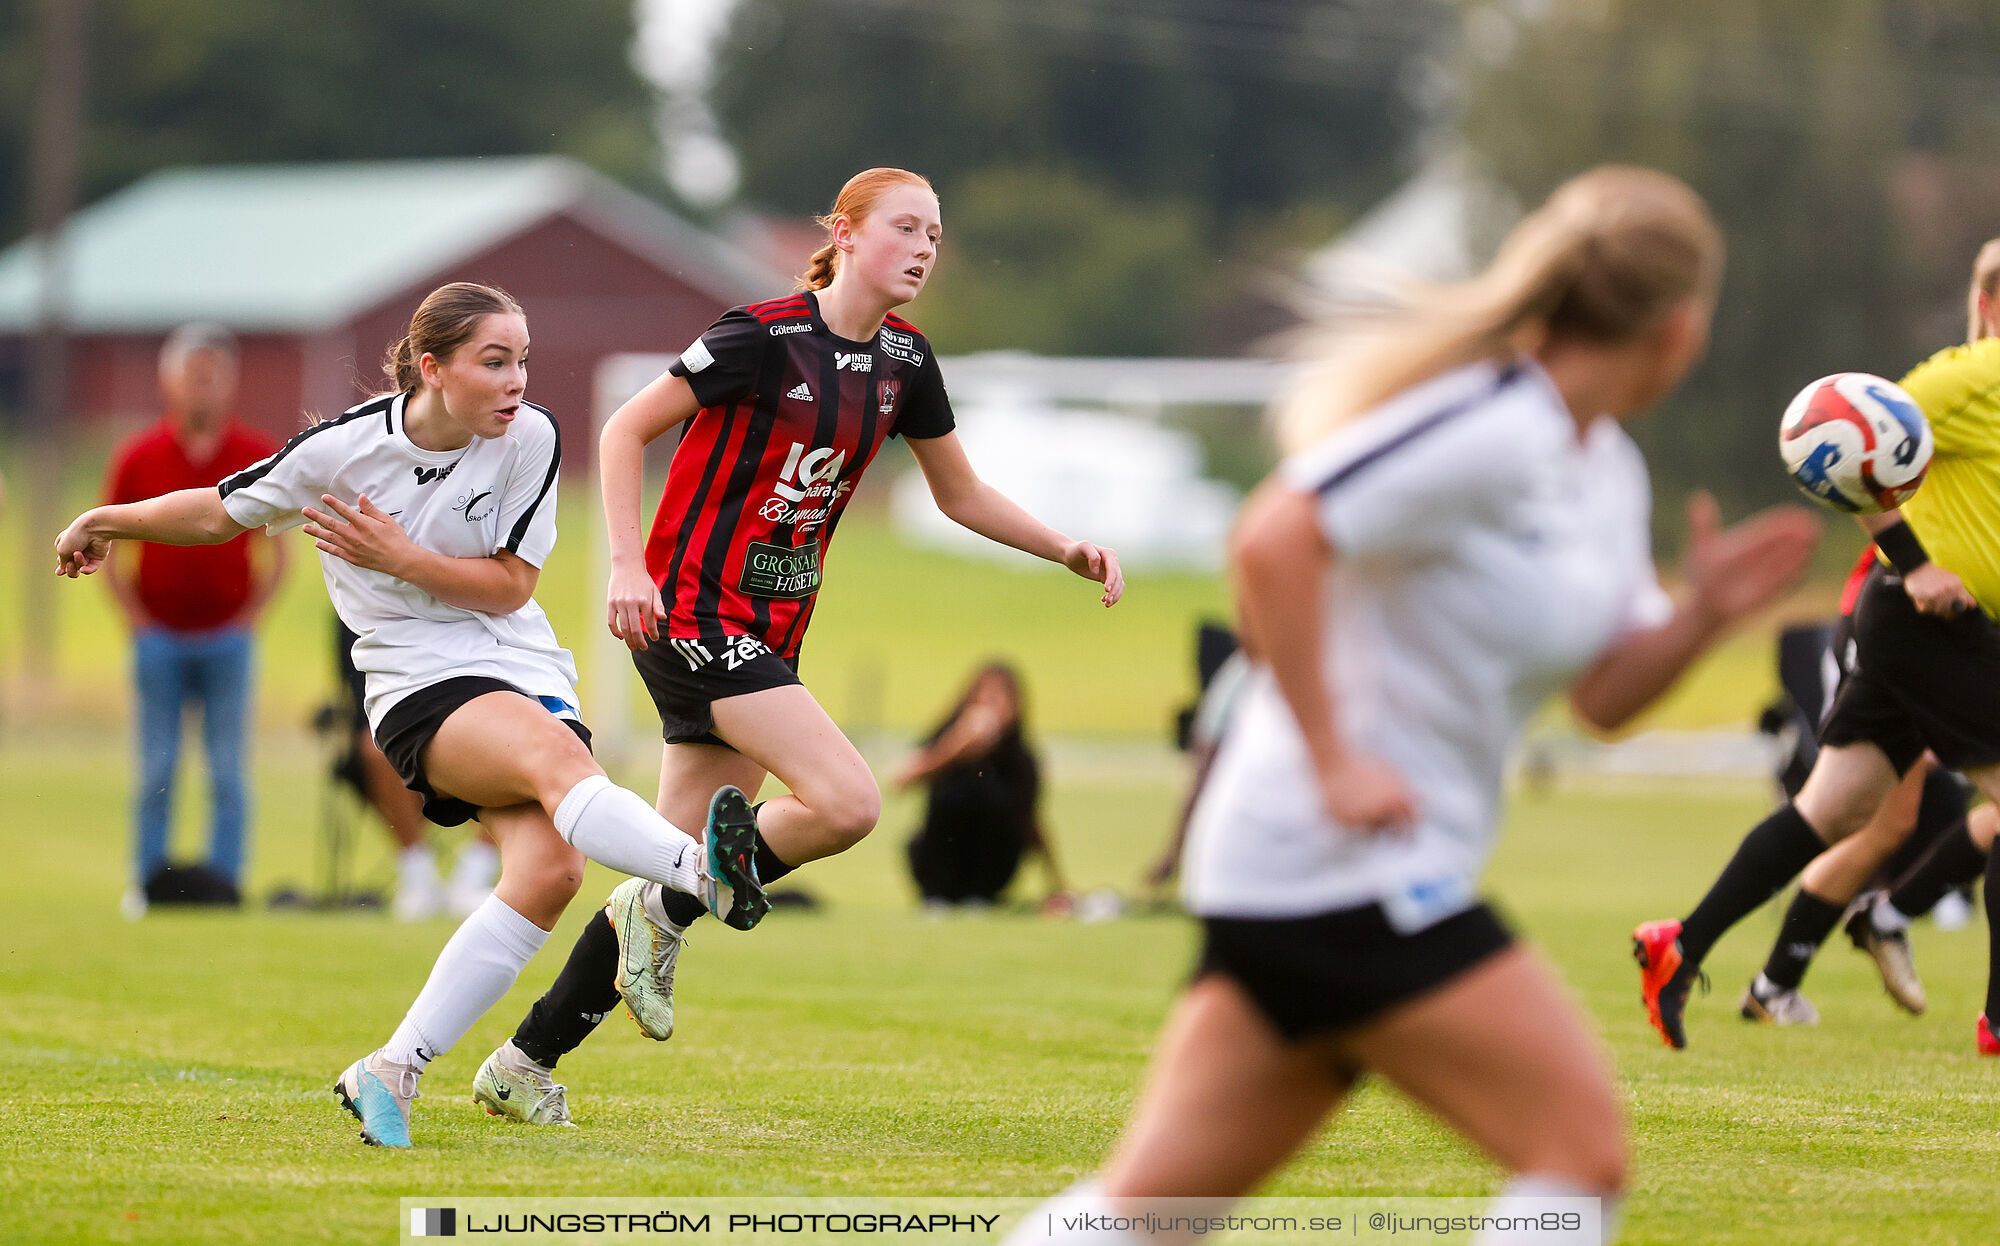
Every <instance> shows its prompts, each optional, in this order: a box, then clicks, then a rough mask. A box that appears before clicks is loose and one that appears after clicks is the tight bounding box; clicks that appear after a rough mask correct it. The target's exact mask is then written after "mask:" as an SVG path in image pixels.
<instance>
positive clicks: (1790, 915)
mask: <svg viewBox="0 0 2000 1246" xmlns="http://www.w3.org/2000/svg"><path fill="white" fill-rule="evenodd" d="M1846 909H1847V906H1846V905H1844V904H1834V903H1832V902H1831V901H1827V900H1822V899H1820V898H1819V897H1818V896H1816V895H1814V894H1813V893H1812V892H1810V891H1807V890H1806V889H1805V888H1804V887H1801V888H1799V894H1797V895H1796V896H1793V897H1792V907H1790V908H1789V909H1786V910H1785V922H1784V925H1782V926H1780V927H1779V928H1778V941H1777V942H1776V943H1775V944H1773V945H1772V946H1771V959H1769V960H1767V961H1765V962H1764V976H1765V977H1766V978H1769V979H1770V980H1771V982H1772V984H1773V985H1774V986H1776V987H1777V988H1778V989H1779V990H1781V991H1796V990H1798V989H1799V983H1801V982H1803V981H1805V979H1806V969H1807V968H1808V967H1810V966H1811V965H1812V960H1813V956H1814V955H1815V954H1817V953H1818V952H1819V945H1820V944H1822V943H1825V942H1826V937H1827V936H1828V935H1830V934H1832V933H1833V928H1834V927H1835V926H1838V925H1839V924H1840V915H1841V914H1842V913H1843V912H1845V911H1846Z"/></svg>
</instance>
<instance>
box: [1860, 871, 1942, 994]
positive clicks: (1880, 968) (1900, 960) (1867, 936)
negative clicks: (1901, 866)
mask: <svg viewBox="0 0 2000 1246" xmlns="http://www.w3.org/2000/svg"><path fill="white" fill-rule="evenodd" d="M1879 898H1880V897H1879V896H1876V897H1874V898H1869V897H1863V898H1862V899H1861V900H1857V901H1856V902H1855V910H1854V914H1853V916H1851V917H1849V918H1848V919H1847V937H1848V938H1849V939H1850V940H1852V941H1853V943H1854V946H1855V948H1856V949H1857V950H1859V951H1863V952H1866V953H1868V955H1869V957H1870V958H1871V959H1873V960H1874V962H1875V971H1876V972H1877V973H1879V974H1880V975H1881V976H1882V989H1883V990H1885V991H1887V992H1888V993H1889V998H1890V999H1893V1000H1895V1001H1896V1005H1897V1006H1898V1007H1900V1008H1901V1009H1902V1010H1903V1011H1904V1012H1907V1013H1909V1014H1910V1015H1911V1016H1921V1015H1922V1014H1923V1011H1924V1009H1925V1008H1926V1007H1928V1006H1929V1004H1930V1000H1929V998H1928V997H1927V996H1926V995H1925V993H1924V980H1923V979H1922V978H1920V977H1918V976H1917V961H1916V957H1914V956H1912V955H1911V954H1910V936H1909V934H1908V932H1907V931H1902V930H1893V931H1884V930H1882V929H1880V928H1879V927H1877V926H1876V924H1875V922H1874V920H1873V913H1874V909H1875V900H1876V899H1879Z"/></svg>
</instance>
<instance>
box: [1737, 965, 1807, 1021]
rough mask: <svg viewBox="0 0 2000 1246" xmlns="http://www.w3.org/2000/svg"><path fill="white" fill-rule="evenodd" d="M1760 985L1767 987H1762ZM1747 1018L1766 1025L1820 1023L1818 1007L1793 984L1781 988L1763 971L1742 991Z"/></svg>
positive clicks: (1742, 1008) (1744, 1017)
mask: <svg viewBox="0 0 2000 1246" xmlns="http://www.w3.org/2000/svg"><path fill="white" fill-rule="evenodd" d="M1759 987H1764V988H1766V989H1763V990H1759V989H1758V988H1759ZM1739 1011H1741V1012H1742V1014H1743V1019H1744V1020H1745V1021H1762V1022H1764V1023H1765V1024H1767V1025H1818V1024H1819V1009H1817V1008H1815V1007H1813V1002H1812V1001H1811V1000H1809V999H1807V998H1806V997H1805V996H1804V995H1803V994H1801V993H1800V992H1799V990H1798V989H1797V988H1796V987H1794V988H1793V989H1791V990H1789V991H1780V990H1778V989H1777V987H1776V986H1774V985H1772V984H1771V983H1769V982H1768V981H1767V980H1766V979H1765V977H1764V975H1763V974H1761V973H1760V974H1758V975H1757V977H1756V980H1755V981H1753V982H1751V983H1750V986H1749V989H1747V990H1745V991H1744V992H1743V1003H1742V1005H1741V1007H1740V1009H1739Z"/></svg>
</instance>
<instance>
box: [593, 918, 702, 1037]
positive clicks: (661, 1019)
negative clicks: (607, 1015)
mask: <svg viewBox="0 0 2000 1246" xmlns="http://www.w3.org/2000/svg"><path fill="white" fill-rule="evenodd" d="M605 913H606V915H608V916H609V917H610V919H611V928H612V929H613V930H615V931H617V932H618V977H617V986H618V993H619V994H620V995H622V996H624V997H625V1007H626V1010H627V1011H629V1012H630V1013H631V1014H632V1020H634V1021H636V1022H638V1025H639V1032H640V1033H641V1034H644V1035H645V1036H646V1037H647V1038H650V1039H652V1040H654V1041H655V1042H665V1041H666V1040H667V1039H669V1038H672V1037H673V1034H674V967H675V966H676V965H678V964H679V963H680V958H681V946H682V945H683V944H684V943H685V942H686V941H687V937H686V936H685V935H684V934H682V933H681V931H680V930H679V929H677V928H676V927H675V926H674V925H673V924H672V923H671V922H669V921H668V920H667V913H666V909H665V908H663V907H662V906H661V904H660V891H659V886H658V884H655V883H649V882H647V881H646V880H645V879H643V878H628V879H626V880H625V881H624V882H622V883H620V884H618V886H617V888H616V889H615V890H614V891H612V893H611V902H610V903H609V904H608V905H606V906H605Z"/></svg>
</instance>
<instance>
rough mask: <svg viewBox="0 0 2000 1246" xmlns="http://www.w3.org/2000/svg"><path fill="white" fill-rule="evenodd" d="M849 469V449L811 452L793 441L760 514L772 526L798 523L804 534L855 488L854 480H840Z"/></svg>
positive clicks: (823, 447) (827, 447)
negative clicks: (835, 501)
mask: <svg viewBox="0 0 2000 1246" xmlns="http://www.w3.org/2000/svg"><path fill="white" fill-rule="evenodd" d="M845 466H847V451H845V450H835V449H834V448H833V447H831V446H821V447H819V448H818V449H816V450H810V451H809V450H807V449H806V447H805V443H804V442H802V441H795V442H793V443H792V450H791V453H790V454H788V455H786V456H785V469H784V470H783V471H781V472H779V473H778V481H777V483H776V484H774V485H772V486H771V496H770V497H768V498H766V499H764V504H763V505H762V506H760V507H758V508H757V514H758V515H759V516H761V517H762V518H764V519H765V520H767V521H769V522H771V523H787V522H791V523H795V524H797V525H798V528H799V531H800V532H802V533H803V532H809V531H811V530H812V529H813V528H815V527H817V526H818V525H819V523H820V522H821V521H822V520H824V519H825V518H826V516H827V511H828V510H829V508H830V507H831V506H832V504H833V500H834V499H835V498H837V497H839V496H840V495H841V494H843V493H846V492H847V491H848V490H849V489H852V488H853V487H854V483H853V482H852V481H848V480H841V479H840V469H841V468H843V467H845Z"/></svg>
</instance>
